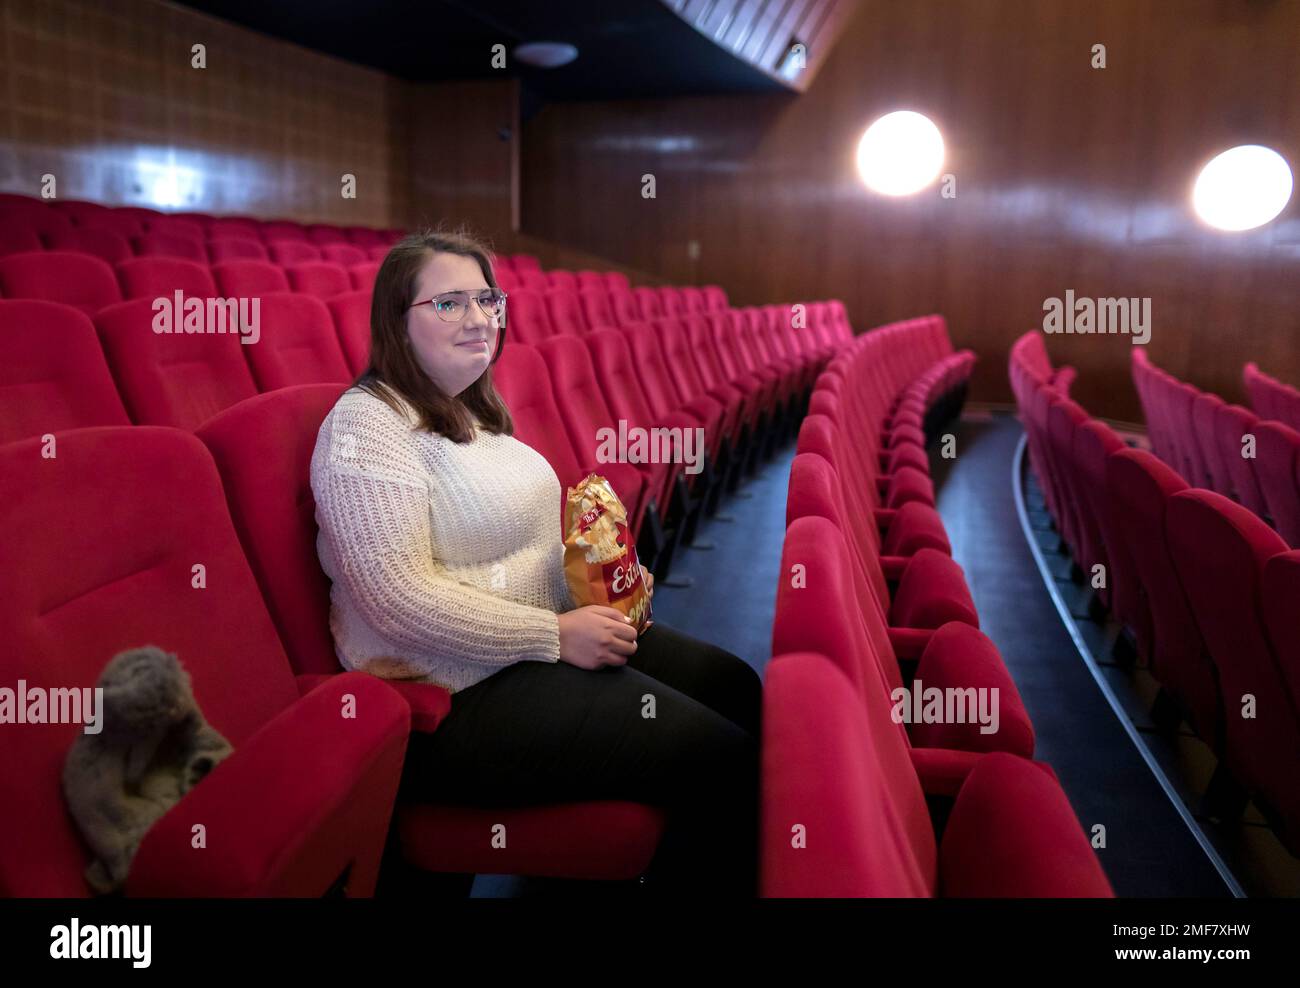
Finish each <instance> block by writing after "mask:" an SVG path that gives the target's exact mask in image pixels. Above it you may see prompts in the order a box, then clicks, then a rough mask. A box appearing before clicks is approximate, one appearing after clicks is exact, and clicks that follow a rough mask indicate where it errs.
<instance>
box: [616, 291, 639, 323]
mask: <svg viewBox="0 0 1300 988" xmlns="http://www.w3.org/2000/svg"><path fill="white" fill-rule="evenodd" d="M609 307H610V308H611V309H613V310H614V322H615V324H616V325H618V326H622V327H624V328H626V327H628V326H638V325H640V324H641V322H642V321H643V320H642V318H641V308H640V306H639V305H637V301H636V298H635V296H633V294H632V292H631V291H630V290H623V289H616V288H611V289H610V292H609Z"/></svg>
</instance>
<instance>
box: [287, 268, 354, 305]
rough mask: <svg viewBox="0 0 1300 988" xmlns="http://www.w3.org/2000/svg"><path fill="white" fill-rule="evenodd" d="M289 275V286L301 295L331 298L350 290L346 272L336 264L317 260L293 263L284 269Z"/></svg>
mask: <svg viewBox="0 0 1300 988" xmlns="http://www.w3.org/2000/svg"><path fill="white" fill-rule="evenodd" d="M284 271H285V274H286V275H288V276H289V287H290V289H292V290H293V291H295V292H298V293H299V294H301V295H314V296H315V297H316V298H319V299H326V298H332V297H334V296H335V295H341V294H343V293H344V292H350V291H352V281H351V279H350V278H348V273H347V272H346V271H344V270H343V268H341V267H339V266H338V265H337V264H327V263H325V262H323V261H322V262H319V263H315V264H294V265H291V266H289V267H286V268H285V269H284Z"/></svg>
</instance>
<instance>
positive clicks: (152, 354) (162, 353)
mask: <svg viewBox="0 0 1300 988" xmlns="http://www.w3.org/2000/svg"><path fill="white" fill-rule="evenodd" d="M224 314H225V315H227V316H229V315H232V314H230V313H229V312H228V310H227V311H226V313H224ZM154 316H155V311H154V306H153V301H152V300H151V299H148V298H139V299H133V300H131V301H129V302H122V303H120V304H118V305H113V306H110V307H108V308H106V309H104V310H103V311H101V312H100V313H99V314H98V315H97V316H96V317H95V328H96V330H98V332H99V340H100V343H101V344H102V345H103V347H104V354H105V356H106V357H107V358H108V366H109V368H110V369H111V370H112V372H113V380H114V381H115V382H116V383H117V389H118V392H119V393H120V394H121V396H122V400H123V402H124V403H125V404H126V408H127V411H128V412H129V413H130V415H131V421H133V422H135V423H137V424H139V425H167V426H173V427H175V428H178V429H196V428H198V427H199V426H200V425H202V424H203V423H204V422H205V421H207V419H209V418H211V417H212V416H213V415H215V414H216V413H217V412H219V411H221V410H222V409H224V408H228V407H230V406H231V405H233V404H235V403H236V402H238V401H242V400H243V399H245V398H251V397H252V396H253V395H255V394H257V387H256V385H254V383H253V377H252V374H251V373H250V372H249V370H248V363H247V361H246V360H245V358H244V354H243V353H241V352H240V351H241V349H244V348H245V344H242V343H241V342H240V339H241V337H240V335H239V333H238V328H237V327H235V328H234V329H233V330H232V329H231V328H230V327H229V326H228V327H227V332H225V333H183V332H182V333H178V332H172V333H155V332H154V331H153V325H154ZM205 320H206V312H205ZM236 321H237V319H236Z"/></svg>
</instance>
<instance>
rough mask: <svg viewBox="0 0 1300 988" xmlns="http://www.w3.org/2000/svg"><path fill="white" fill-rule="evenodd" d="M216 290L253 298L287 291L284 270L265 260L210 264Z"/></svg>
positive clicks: (226, 293)
mask: <svg viewBox="0 0 1300 988" xmlns="http://www.w3.org/2000/svg"><path fill="white" fill-rule="evenodd" d="M212 277H213V278H215V279H216V282H217V290H218V291H219V292H221V294H222V295H224V296H227V297H232V296H233V297H237V298H253V297H255V296H259V295H267V294H269V293H271V292H287V291H289V279H288V278H286V277H285V274H284V270H283V269H282V268H279V267H277V266H276V265H274V264H268V263H266V262H265V261H223V262H222V263H220V264H214V265H212Z"/></svg>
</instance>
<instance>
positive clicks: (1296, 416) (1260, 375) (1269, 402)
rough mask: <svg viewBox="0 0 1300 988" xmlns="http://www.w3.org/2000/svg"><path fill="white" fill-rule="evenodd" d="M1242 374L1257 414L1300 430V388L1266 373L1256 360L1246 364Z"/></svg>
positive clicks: (1251, 404)
mask: <svg viewBox="0 0 1300 988" xmlns="http://www.w3.org/2000/svg"><path fill="white" fill-rule="evenodd" d="M1241 376H1242V379H1243V380H1244V382H1245V384H1246V394H1248V395H1249V396H1250V406H1251V408H1253V409H1254V410H1255V414H1256V415H1258V416H1259V417H1260V418H1262V419H1276V420H1277V421H1278V422H1282V423H1284V424H1285V425H1287V426H1289V427H1290V428H1292V429H1296V430H1298V431H1300V389H1297V388H1293V387H1292V386H1291V385H1289V384H1287V383H1286V382H1285V381H1279V380H1278V379H1277V378H1276V377H1273V376H1272V375H1270V374H1265V373H1264V372H1263V371H1262V370H1260V369H1259V365H1258V364H1256V363H1255V362H1254V361H1251V362H1250V363H1248V364H1246V366H1245V367H1244V368H1243V369H1242V374H1241Z"/></svg>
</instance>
